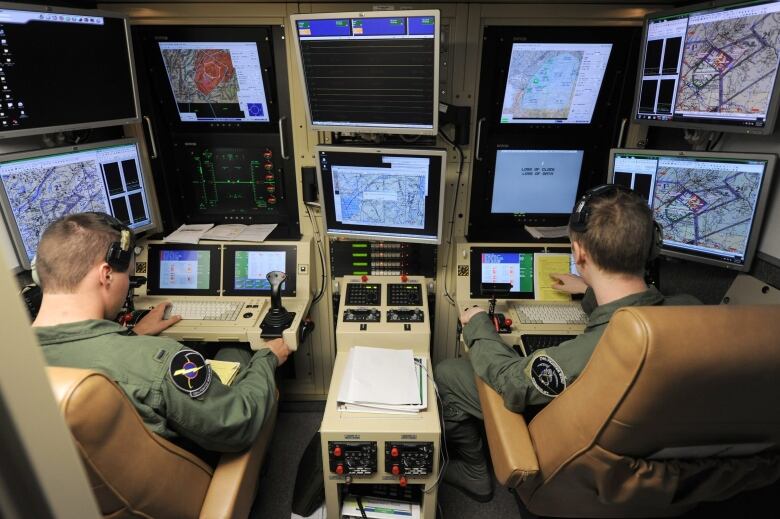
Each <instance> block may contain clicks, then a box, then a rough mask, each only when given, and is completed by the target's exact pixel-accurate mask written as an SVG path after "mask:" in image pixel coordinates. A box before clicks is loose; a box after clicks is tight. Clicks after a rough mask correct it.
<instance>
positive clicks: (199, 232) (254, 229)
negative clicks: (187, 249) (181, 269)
mask: <svg viewBox="0 0 780 519" xmlns="http://www.w3.org/2000/svg"><path fill="white" fill-rule="evenodd" d="M274 229H276V224H275V223H270V224H254V225H244V224H241V223H231V224H226V225H217V226H216V227H214V224H213V223H198V224H190V225H188V224H184V225H182V226H181V227H179V228H178V229H176V230H175V231H173V232H172V233H171V234H169V235H168V236H166V237H165V238H164V240H165V241H166V242H168V243H192V244H196V243H198V241H200V240H217V241H254V242H262V241H265V239H266V238H268V235H269V234H271V233H272V232H273V230H274Z"/></svg>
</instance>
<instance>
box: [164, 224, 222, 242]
mask: <svg viewBox="0 0 780 519" xmlns="http://www.w3.org/2000/svg"><path fill="white" fill-rule="evenodd" d="M212 227H214V224H213V223H198V224H191V225H187V224H184V225H182V226H181V227H179V228H178V229H176V230H175V231H173V232H172V233H171V234H169V235H168V236H166V237H165V238H164V240H165V241H167V242H169V243H198V241H199V240H200V238H201V236H203V235H204V234H205V233H206V231H208V230H209V229H211V228H212Z"/></svg>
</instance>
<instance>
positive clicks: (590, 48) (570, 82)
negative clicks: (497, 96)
mask: <svg viewBox="0 0 780 519" xmlns="http://www.w3.org/2000/svg"><path fill="white" fill-rule="evenodd" d="M611 51H612V44H611V43H603V44H602V43H598V44H594V43H514V44H513V45H512V55H511V58H510V62H509V74H508V77H507V83H506V91H505V93H504V103H503V108H502V110H501V123H502V124H503V123H506V124H540V123H542V124H543V123H549V124H590V122H591V119H592V117H593V109H594V107H595V106H596V100H597V99H598V96H599V91H600V90H601V82H602V80H603V79H604V72H605V71H606V69H607V63H608V62H609V55H610V52H611Z"/></svg>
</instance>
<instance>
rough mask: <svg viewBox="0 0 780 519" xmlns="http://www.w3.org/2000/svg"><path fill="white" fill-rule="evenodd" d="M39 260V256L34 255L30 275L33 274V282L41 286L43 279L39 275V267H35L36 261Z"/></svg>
mask: <svg viewBox="0 0 780 519" xmlns="http://www.w3.org/2000/svg"><path fill="white" fill-rule="evenodd" d="M37 261H38V256H37V255H35V256H33V259H32V261H31V262H30V275H31V276H32V280H33V283H35V284H36V285H38V286H41V280H40V278H39V277H38V269H37V268H35V263H36V262H37Z"/></svg>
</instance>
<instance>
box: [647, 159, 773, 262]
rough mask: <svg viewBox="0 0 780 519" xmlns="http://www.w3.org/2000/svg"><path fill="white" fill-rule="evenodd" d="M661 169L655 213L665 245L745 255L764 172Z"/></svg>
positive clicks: (702, 166)
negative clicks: (682, 245)
mask: <svg viewBox="0 0 780 519" xmlns="http://www.w3.org/2000/svg"><path fill="white" fill-rule="evenodd" d="M717 166H719V165H713V167H712V168H708V167H707V165H706V164H702V163H699V167H696V168H691V167H690V166H685V165H684V164H683V163H680V164H676V163H674V162H669V163H667V164H659V167H658V172H657V174H656V185H655V194H654V200H653V212H654V213H655V218H656V220H657V221H658V223H659V224H661V226H662V227H663V232H664V242H667V243H669V242H672V243H679V244H684V245H687V246H693V247H701V248H704V249H713V250H717V251H723V252H733V253H736V254H740V255H741V254H743V253H744V250H745V245H746V243H747V240H748V237H749V235H750V226H751V222H752V220H753V213H754V211H755V207H756V199H757V197H758V193H759V188H760V187H761V178H762V172H761V170H760V169H758V170H753V171H749V170H748V171H746V170H742V171H737V170H735V169H736V168H735V169H724V168H718V167H717Z"/></svg>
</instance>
